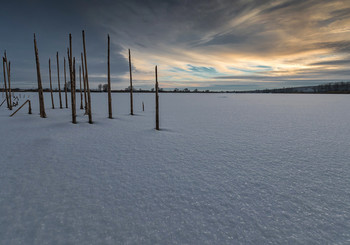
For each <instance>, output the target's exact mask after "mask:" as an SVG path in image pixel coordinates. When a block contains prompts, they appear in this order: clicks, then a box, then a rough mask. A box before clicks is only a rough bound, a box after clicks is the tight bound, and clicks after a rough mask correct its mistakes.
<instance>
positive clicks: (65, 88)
mask: <svg viewBox="0 0 350 245" xmlns="http://www.w3.org/2000/svg"><path fill="white" fill-rule="evenodd" d="M63 67H64V93H65V97H66V108H68V95H67V90H68V89H67V76H66V57H64V58H63Z"/></svg>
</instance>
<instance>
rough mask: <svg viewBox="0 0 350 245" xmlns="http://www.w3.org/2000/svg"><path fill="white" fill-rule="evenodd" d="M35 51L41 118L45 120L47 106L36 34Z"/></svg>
mask: <svg viewBox="0 0 350 245" xmlns="http://www.w3.org/2000/svg"><path fill="white" fill-rule="evenodd" d="M34 51H35V61H36V73H37V78H38V94H39V106H40V117H42V118H45V117H46V113H45V106H44V95H43V87H42V84H41V74H40V63H39V54H38V47H37V45H36V38H35V33H34Z"/></svg>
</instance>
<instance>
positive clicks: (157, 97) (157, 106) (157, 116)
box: [156, 66, 159, 130]
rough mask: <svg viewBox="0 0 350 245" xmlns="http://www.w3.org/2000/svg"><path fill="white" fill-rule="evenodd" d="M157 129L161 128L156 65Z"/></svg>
mask: <svg viewBox="0 0 350 245" xmlns="http://www.w3.org/2000/svg"><path fill="white" fill-rule="evenodd" d="M156 129H157V130H159V95H158V71H157V66H156Z"/></svg>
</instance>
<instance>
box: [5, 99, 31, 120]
mask: <svg viewBox="0 0 350 245" xmlns="http://www.w3.org/2000/svg"><path fill="white" fill-rule="evenodd" d="M27 103H29V108H28V114H32V106H31V104H30V100H26V102H24V103H23V105H21V106H20V107H19V108H18V109H17V110H16V111H15V112H14V113H12V114H11V115H10V117H12V116H13V115H15V114H16V113H17V112H18V111H19V110H20V109H22V107H23V106H24V105H25V104H27Z"/></svg>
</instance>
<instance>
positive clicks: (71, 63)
mask: <svg viewBox="0 0 350 245" xmlns="http://www.w3.org/2000/svg"><path fill="white" fill-rule="evenodd" d="M72 53H73V52H72V34H69V49H68V50H67V54H68V63H69V74H70V88H71V89H70V94H71V103H72V123H74V124H76V123H77V119H76V107H75V58H74V59H73V57H72Z"/></svg>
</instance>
